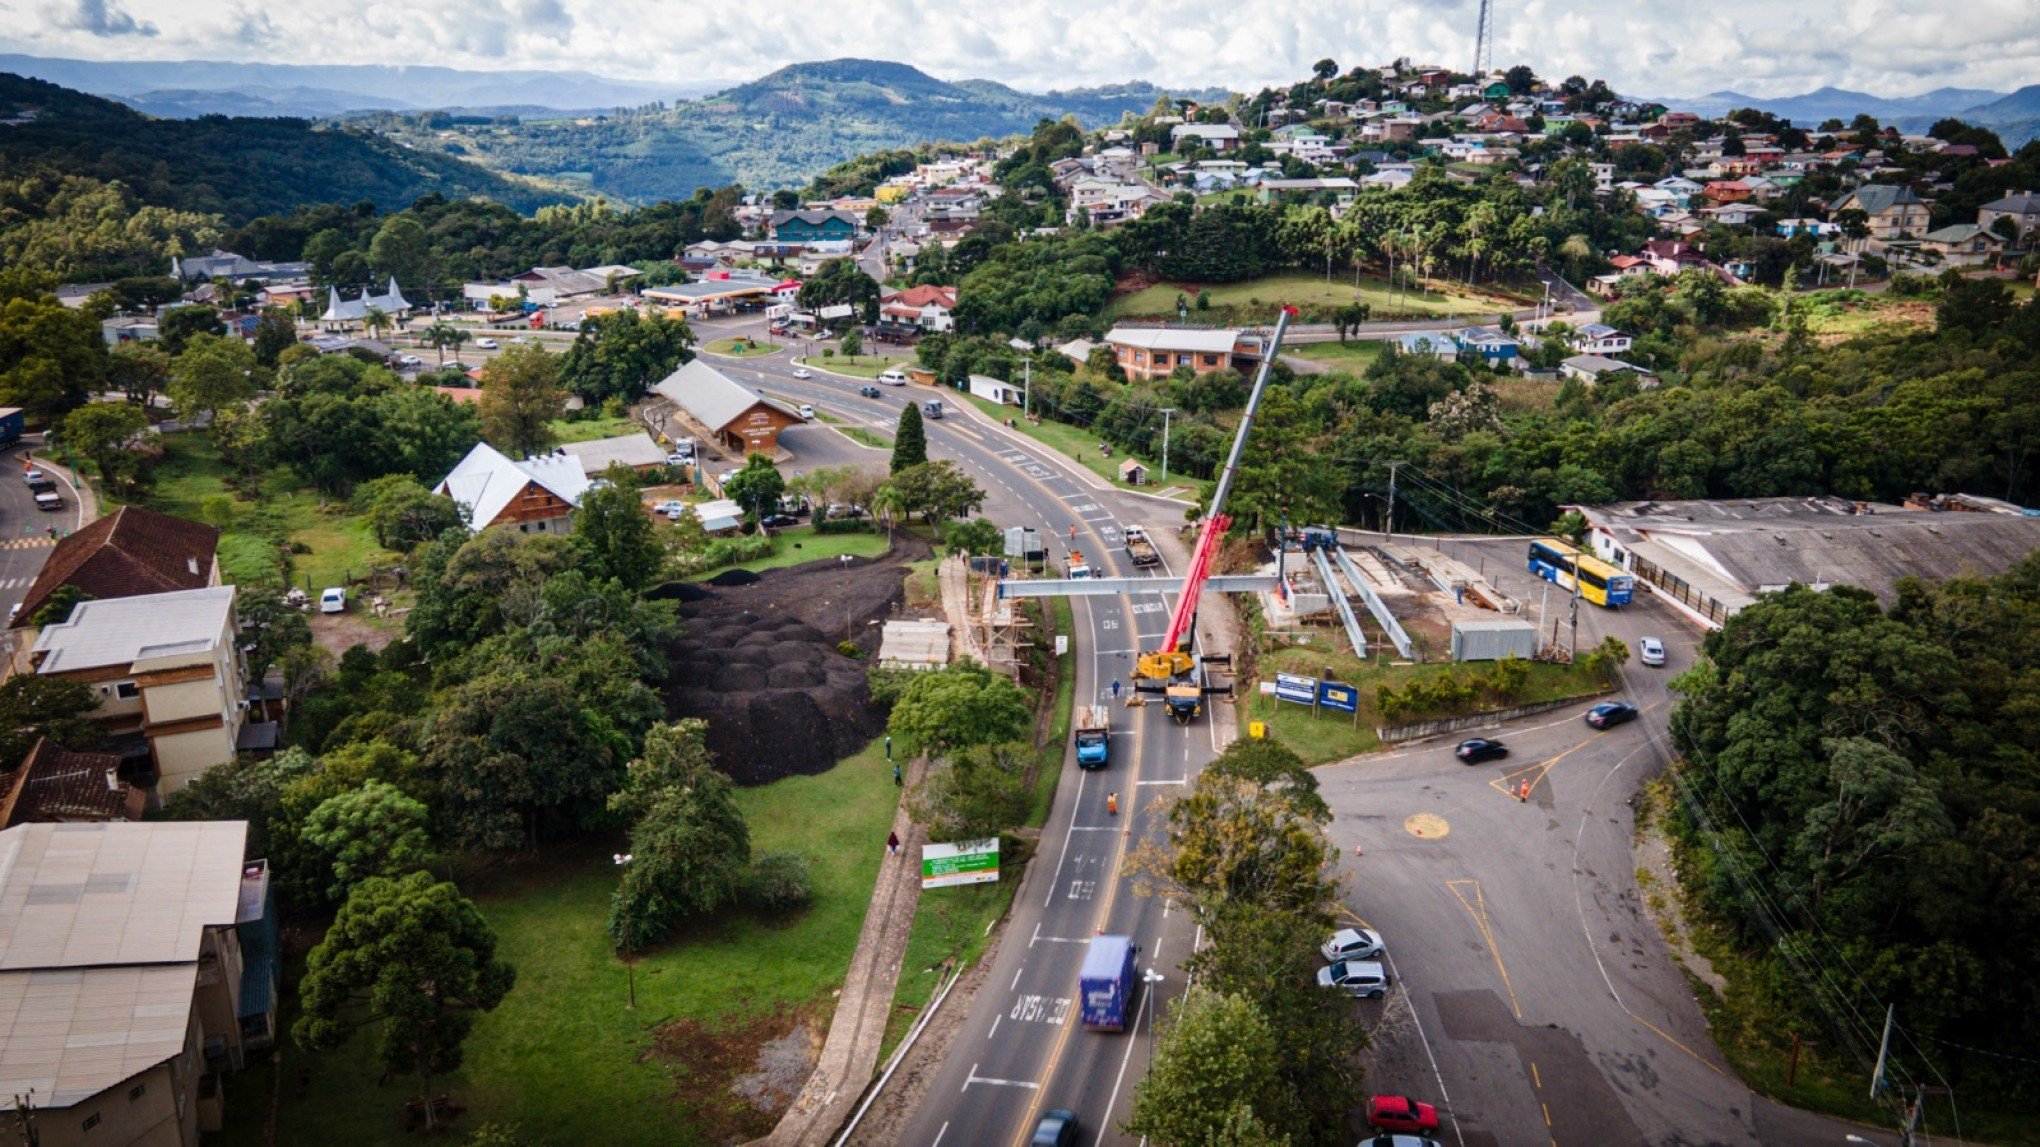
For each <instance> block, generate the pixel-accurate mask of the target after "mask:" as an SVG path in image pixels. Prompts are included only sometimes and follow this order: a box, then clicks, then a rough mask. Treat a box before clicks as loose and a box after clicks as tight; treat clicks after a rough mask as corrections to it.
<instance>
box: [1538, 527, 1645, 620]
mask: <svg viewBox="0 0 2040 1147" xmlns="http://www.w3.org/2000/svg"><path fill="white" fill-rule="evenodd" d="M1575 569H1577V570H1578V571H1579V595H1580V596H1581V597H1583V598H1585V599H1587V600H1588V601H1591V602H1593V603H1594V604H1595V605H1598V606H1604V607H1609V606H1618V605H1628V604H1629V597H1630V594H1631V592H1632V591H1634V590H1635V588H1636V579H1635V578H1633V577H1631V576H1629V575H1628V574H1626V573H1623V572H1622V571H1621V570H1620V569H1617V568H1616V567H1614V566H1611V565H1609V564H1608V563H1607V562H1604V561H1602V560H1601V559H1600V558H1597V557H1595V556H1594V555H1592V554H1583V553H1581V552H1580V551H1579V550H1577V549H1574V548H1573V547H1572V546H1570V545H1567V544H1566V543H1564V542H1561V541H1559V540H1558V539H1557V538H1538V539H1537V540H1536V541H1534V542H1531V543H1530V572H1531V573H1534V574H1536V575H1537V576H1538V577H1541V578H1543V579H1544V580H1545V581H1548V582H1554V583H1556V584H1558V585H1561V586H1564V587H1565V588H1566V589H1568V590H1570V589H1572V588H1573V572H1574V570H1575Z"/></svg>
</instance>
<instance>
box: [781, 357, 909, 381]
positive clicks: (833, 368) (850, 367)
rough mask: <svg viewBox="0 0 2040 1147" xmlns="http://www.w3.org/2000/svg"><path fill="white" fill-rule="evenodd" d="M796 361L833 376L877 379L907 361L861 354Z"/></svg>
mask: <svg viewBox="0 0 2040 1147" xmlns="http://www.w3.org/2000/svg"><path fill="white" fill-rule="evenodd" d="M794 361H795V362H797V363H799V364H800V365H802V366H807V367H813V368H814V369H816V370H826V371H829V372H831V373H833V374H847V375H849V376H850V377H852V378H877V377H878V376H879V375H881V374H883V373H885V371H886V369H887V368H889V367H895V366H898V365H900V364H901V363H903V362H905V361H907V360H906V359H898V358H887V357H885V356H884V355H882V354H860V355H856V356H855V357H853V356H850V355H847V354H839V355H831V356H828V357H826V358H824V357H821V356H819V355H817V356H814V357H811V358H802V359H795V360H794Z"/></svg>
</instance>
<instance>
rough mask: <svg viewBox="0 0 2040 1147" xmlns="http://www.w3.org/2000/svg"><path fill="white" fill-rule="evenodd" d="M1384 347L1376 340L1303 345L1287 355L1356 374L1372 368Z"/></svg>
mask: <svg viewBox="0 0 2040 1147" xmlns="http://www.w3.org/2000/svg"><path fill="white" fill-rule="evenodd" d="M1384 345H1386V344H1384V343H1382V342H1381V341H1380V340H1378V339H1369V340H1366V341H1364V342H1363V341H1360V340H1355V341H1353V342H1344V343H1337V342H1333V343H1303V344H1301V345H1299V346H1298V347H1297V348H1296V349H1295V350H1292V351H1289V352H1287V353H1289V354H1293V355H1295V356H1296V357H1298V358H1307V359H1309V360H1311V361H1312V362H1322V363H1328V364H1330V365H1332V366H1335V367H1338V368H1339V369H1340V370H1350V371H1353V372H1355V373H1358V372H1360V371H1363V370H1366V369H1367V368H1368V367H1369V366H1372V365H1373V363H1374V360H1375V359H1377V358H1380V357H1381V348H1382V347H1383V346H1384Z"/></svg>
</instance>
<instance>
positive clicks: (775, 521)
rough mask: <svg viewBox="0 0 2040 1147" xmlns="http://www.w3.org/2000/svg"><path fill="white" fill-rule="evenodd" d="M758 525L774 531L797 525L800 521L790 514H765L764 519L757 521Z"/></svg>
mask: <svg viewBox="0 0 2040 1147" xmlns="http://www.w3.org/2000/svg"><path fill="white" fill-rule="evenodd" d="M758 524H759V525H762V526H770V527H771V528H773V529H775V530H783V529H785V528H786V527H788V526H797V525H799V524H800V519H799V518H796V517H794V516H793V515H792V514H767V515H765V516H764V517H762V518H760V519H758Z"/></svg>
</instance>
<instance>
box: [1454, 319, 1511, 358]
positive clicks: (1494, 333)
mask: <svg viewBox="0 0 2040 1147" xmlns="http://www.w3.org/2000/svg"><path fill="white" fill-rule="evenodd" d="M1454 338H1455V339H1456V340H1457V341H1458V343H1459V353H1460V354H1462V355H1466V356H1467V357H1469V358H1478V359H1480V360H1481V361H1482V362H1485V363H1487V364H1488V365H1490V366H1492V365H1494V364H1496V363H1503V364H1506V363H1511V362H1514V361H1515V360H1516V356H1517V355H1518V354H1521V353H1522V350H1523V346H1522V344H1521V343H1518V342H1517V341H1516V340H1515V339H1514V338H1511V337H1510V336H1509V335H1507V334H1505V333H1504V332H1502V331H1501V330H1499V329H1497V328H1495V327H1467V328H1466V329H1465V330H1462V331H1456V332H1454Z"/></svg>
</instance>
